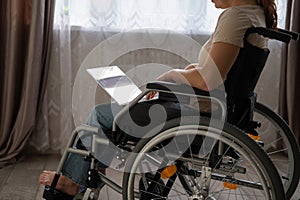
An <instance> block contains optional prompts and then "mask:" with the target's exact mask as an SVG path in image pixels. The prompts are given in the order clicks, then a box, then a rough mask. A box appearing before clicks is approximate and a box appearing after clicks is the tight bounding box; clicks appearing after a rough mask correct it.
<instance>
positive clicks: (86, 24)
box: [30, 0, 285, 151]
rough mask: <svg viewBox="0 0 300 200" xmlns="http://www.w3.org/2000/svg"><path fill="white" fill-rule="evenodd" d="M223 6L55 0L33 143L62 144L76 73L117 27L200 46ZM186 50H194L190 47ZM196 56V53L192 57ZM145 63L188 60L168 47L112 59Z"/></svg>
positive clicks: (196, 0) (168, 0) (163, 0)
mask: <svg viewBox="0 0 300 200" xmlns="http://www.w3.org/2000/svg"><path fill="white" fill-rule="evenodd" d="M281 1H282V2H281ZM281 1H279V2H278V8H279V16H280V26H281V27H284V26H283V25H282V24H283V21H284V19H283V16H285V1H284V0H281ZM221 11H222V10H219V9H216V8H214V4H213V3H211V2H210V1H208V0H150V1H149V0H84V1H82V0H57V1H56V11H55V24H54V39H53V50H52V59H51V66H50V72H49V80H48V88H47V98H45V104H44V115H43V116H42V117H41V118H40V120H39V125H38V127H37V129H38V130H37V131H36V133H34V134H33V136H32V138H31V140H30V142H31V145H32V146H34V147H35V148H36V149H38V150H40V151H46V150H49V149H52V150H63V149H64V146H65V144H66V141H67V140H68V137H69V136H70V134H71V131H72V130H73V128H74V121H73V116H72V91H73V86H74V80H75V77H76V73H77V72H78V69H79V68H80V65H81V64H82V62H83V61H84V60H85V58H86V57H87V55H88V54H89V53H90V52H91V51H92V50H93V49H94V48H95V47H96V46H97V45H98V44H100V43H103V41H106V40H107V39H109V38H111V37H113V36H114V35H116V34H118V33H121V32H129V33H130V32H131V31H133V30H145V29H155V30H157V31H158V32H160V31H161V32H162V34H164V33H165V32H166V30H168V31H171V32H172V33H174V34H175V33H176V34H184V35H186V36H187V37H190V38H192V39H193V40H195V41H196V42H197V43H199V45H201V44H203V43H204V42H205V41H206V40H207V39H208V36H209V34H210V33H211V32H212V31H213V29H214V26H215V24H216V21H217V18H218V16H219V13H220V12H221ZM157 31H156V33H157ZM138 36H139V37H140V35H138ZM115 45H116V44H115ZM170 45H173V44H170ZM183 45H184V44H183ZM173 46H175V45H173ZM273 46H274V48H275V49H277V50H276V51H275V53H274V56H275V57H276V58H278V59H277V61H275V62H274V63H277V65H275V66H274V65H273V63H271V65H273V66H272V69H271V71H272V72H274V71H275V73H276V76H275V77H276V79H275V80H273V81H268V83H270V82H271V84H272V82H273V83H275V84H277V83H278V80H277V79H278V78H279V76H278V74H277V72H280V70H279V69H280V66H278V63H280V53H281V50H280V49H281V48H280V47H281V45H280V44H277V43H275V44H274V45H273ZM278 47H279V48H278ZM187 50H188V51H193V49H188V48H187ZM191 53H194V52H191ZM197 53H198V52H197ZM149 57H150V58H149ZM196 60H197V58H195V60H194V61H196ZM272 60H273V58H272ZM147 62H148V63H149V62H155V63H161V64H165V65H168V66H171V67H182V66H183V65H185V64H187V63H186V60H184V59H182V58H180V56H176V55H175V56H174V53H172V52H166V51H163V50H155V51H154V50H151V49H150V50H149V49H140V50H139V51H138V52H128V53H127V54H126V55H121V56H120V57H118V58H116V59H115V60H114V64H118V65H121V66H123V67H124V69H125V70H128V69H130V68H131V67H135V66H136V65H137V64H144V63H147ZM274 68H275V69H274ZM269 71H270V70H269ZM266 74H267V75H265V77H264V79H265V80H269V79H273V78H272V77H273V75H274V73H271V74H268V73H266ZM264 85H265V84H264V81H263V80H262V81H260V84H259V86H258V88H259V91H260V92H262V90H265V86H264ZM278 85H279V83H278ZM268 87H273V86H272V85H270V86H268ZM268 89H269V88H268ZM278 91H279V90H278ZM276 94H277V93H276ZM261 98H262V99H263V101H265V102H270V100H269V99H270V98H268V97H266V96H262V97H261ZM100 99H102V100H103V101H105V99H107V96H106V95H105V94H103V93H101V92H100ZM272 99H274V97H272ZM102 100H100V102H102ZM83 101H84V100H83ZM271 101H272V102H271V104H273V105H272V107H273V108H274V109H276V108H277V104H276V103H277V102H273V100H271ZM87 112H89V110H88V111H87ZM84 116H86V115H84ZM83 118H84V117H83ZM83 120H84V119H83Z"/></svg>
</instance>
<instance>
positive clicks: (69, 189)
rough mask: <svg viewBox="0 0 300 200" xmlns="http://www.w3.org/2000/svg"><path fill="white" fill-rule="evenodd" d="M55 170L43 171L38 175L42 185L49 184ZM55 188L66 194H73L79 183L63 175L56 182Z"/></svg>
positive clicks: (75, 192)
mask: <svg viewBox="0 0 300 200" xmlns="http://www.w3.org/2000/svg"><path fill="white" fill-rule="evenodd" d="M54 175H55V172H54V171H46V170H45V171H43V172H42V173H41V175H40V178H39V182H40V183H41V184H42V185H49V186H50V185H51V183H52V181H53V178H54ZM55 189H57V190H59V191H61V192H63V193H66V194H68V195H71V196H74V195H76V194H77V193H78V190H79V185H78V184H76V183H74V182H73V181H71V180H70V179H69V178H67V177H65V176H62V175H61V176H60V177H59V180H58V183H57V185H56V188H55Z"/></svg>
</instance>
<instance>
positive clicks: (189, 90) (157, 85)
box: [146, 81, 226, 101]
mask: <svg viewBox="0 0 300 200" xmlns="http://www.w3.org/2000/svg"><path fill="white" fill-rule="evenodd" d="M146 88H147V89H150V90H160V91H166V92H171V93H181V94H183V95H184V94H186V95H198V96H202V97H209V98H210V97H215V98H218V99H220V100H223V101H225V99H226V97H225V91H224V90H221V89H215V90H212V91H209V92H208V91H204V90H201V89H198V88H195V87H191V86H189V85H185V84H176V83H171V82H164V81H153V82H149V83H147V86H146Z"/></svg>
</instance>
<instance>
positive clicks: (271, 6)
mask: <svg viewBox="0 0 300 200" xmlns="http://www.w3.org/2000/svg"><path fill="white" fill-rule="evenodd" d="M258 4H259V5H260V6H261V7H262V8H263V9H264V11H265V16H266V26H267V28H272V29H277V7H276V4H275V0H258Z"/></svg>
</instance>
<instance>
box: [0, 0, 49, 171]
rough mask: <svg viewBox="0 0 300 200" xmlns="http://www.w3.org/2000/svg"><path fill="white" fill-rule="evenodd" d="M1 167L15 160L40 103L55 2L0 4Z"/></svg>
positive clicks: (7, 0)
mask: <svg viewBox="0 0 300 200" xmlns="http://www.w3.org/2000/svg"><path fill="white" fill-rule="evenodd" d="M0 9H1V12H0V13H1V18H0V21H1V32H0V46H1V48H0V66H1V68H0V167H1V166H3V165H5V164H7V163H9V162H13V161H15V160H16V156H17V155H18V154H19V153H20V152H21V151H22V149H23V147H24V145H25V143H26V141H27V139H28V137H29V136H30V134H31V133H32V131H33V130H34V129H35V125H36V120H37V115H38V113H39V109H40V106H41V104H42V102H43V96H44V91H45V89H44V88H45V83H46V79H47V73H48V66H49V65H48V59H49V52H50V44H51V33H52V24H53V13H54V0H1V1H0Z"/></svg>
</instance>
